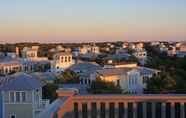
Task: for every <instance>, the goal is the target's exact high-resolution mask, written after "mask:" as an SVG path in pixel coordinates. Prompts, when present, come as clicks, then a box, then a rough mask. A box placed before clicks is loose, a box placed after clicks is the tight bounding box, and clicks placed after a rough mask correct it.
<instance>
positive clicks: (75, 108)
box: [74, 103, 79, 118]
mask: <svg viewBox="0 0 186 118" xmlns="http://www.w3.org/2000/svg"><path fill="white" fill-rule="evenodd" d="M78 116H79V112H78V103H74V118H78Z"/></svg>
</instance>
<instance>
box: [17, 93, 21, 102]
mask: <svg viewBox="0 0 186 118" xmlns="http://www.w3.org/2000/svg"><path fill="white" fill-rule="evenodd" d="M20 101H21V100H20V92H16V102H20Z"/></svg>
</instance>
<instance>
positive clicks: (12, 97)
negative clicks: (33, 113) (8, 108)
mask: <svg viewBox="0 0 186 118" xmlns="http://www.w3.org/2000/svg"><path fill="white" fill-rule="evenodd" d="M9 101H10V102H11V103H21V102H26V92H25V91H16V92H13V91H11V92H10V93H9Z"/></svg>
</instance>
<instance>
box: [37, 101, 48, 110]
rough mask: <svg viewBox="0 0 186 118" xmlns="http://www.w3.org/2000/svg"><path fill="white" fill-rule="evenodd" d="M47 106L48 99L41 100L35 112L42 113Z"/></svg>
mask: <svg viewBox="0 0 186 118" xmlns="http://www.w3.org/2000/svg"><path fill="white" fill-rule="evenodd" d="M48 105H49V100H48V99H42V100H41V101H40V104H36V106H35V108H36V111H42V110H43V109H45V108H46V107H47V106H48Z"/></svg>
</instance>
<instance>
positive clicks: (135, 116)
mask: <svg viewBox="0 0 186 118" xmlns="http://www.w3.org/2000/svg"><path fill="white" fill-rule="evenodd" d="M133 118H137V103H136V102H133Z"/></svg>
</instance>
